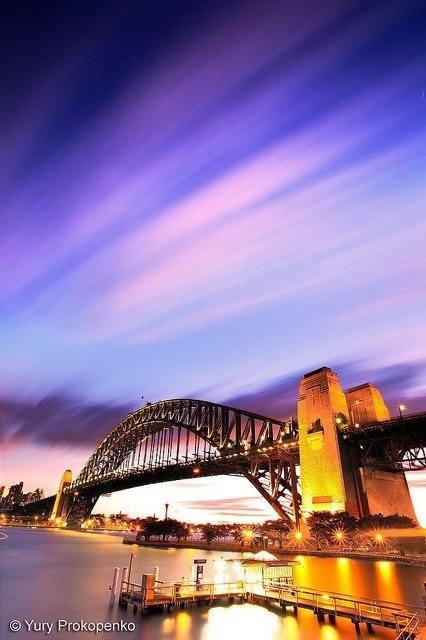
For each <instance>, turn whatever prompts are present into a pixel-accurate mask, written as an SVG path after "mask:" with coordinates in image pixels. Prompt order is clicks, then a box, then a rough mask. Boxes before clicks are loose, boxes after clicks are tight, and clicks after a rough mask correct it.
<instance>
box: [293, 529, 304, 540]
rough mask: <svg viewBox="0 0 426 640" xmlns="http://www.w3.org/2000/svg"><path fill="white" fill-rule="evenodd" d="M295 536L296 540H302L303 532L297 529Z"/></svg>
mask: <svg viewBox="0 0 426 640" xmlns="http://www.w3.org/2000/svg"><path fill="white" fill-rule="evenodd" d="M294 537H295V538H296V540H301V539H302V538H303V533H302V532H301V531H295V533H294Z"/></svg>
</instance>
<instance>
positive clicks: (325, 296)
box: [0, 0, 426, 522]
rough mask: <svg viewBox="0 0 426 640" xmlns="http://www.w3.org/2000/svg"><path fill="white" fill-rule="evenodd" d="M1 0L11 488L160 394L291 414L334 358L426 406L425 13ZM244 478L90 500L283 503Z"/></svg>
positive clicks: (417, 7) (221, 512) (259, 508)
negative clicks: (302, 389)
mask: <svg viewBox="0 0 426 640" xmlns="http://www.w3.org/2000/svg"><path fill="white" fill-rule="evenodd" d="M1 13H2V16H1V20H0V49H1V58H2V60H3V61H4V64H3V65H2V68H1V71H0V82H1V86H2V100H1V102H0V135H1V140H2V144H1V148H0V215H1V239H0V242H1V246H0V251H1V254H0V255H1V257H0V269H1V277H0V301H1V305H0V335H1V343H0V344H1V369H0V409H1V411H0V418H1V435H2V449H3V454H2V480H1V484H6V485H7V484H12V483H15V482H19V481H20V480H23V481H24V483H25V485H24V489H25V490H27V491H28V490H33V489H34V488H36V487H39V486H41V487H43V488H44V489H45V490H46V492H47V493H50V492H53V491H56V488H57V486H58V483H59V479H60V476H61V475H62V472H63V471H64V470H65V469H66V468H71V469H72V471H73V474H74V476H76V475H77V474H78V472H79V471H80V469H81V468H82V467H83V465H84V463H85V462H86V460H87V459H88V457H89V456H90V454H91V453H92V452H93V450H94V448H95V447H96V446H97V444H98V443H99V442H100V441H101V440H102V439H103V438H104V436H105V435H106V434H107V433H108V432H109V431H110V430H111V429H112V428H113V427H114V426H115V425H116V424H117V423H118V422H119V421H121V419H123V418H124V417H125V416H126V415H127V413H128V412H129V411H132V410H135V409H137V408H138V407H140V406H141V405H142V404H144V403H145V402H146V401H150V402H155V401H158V400H163V399H167V398H198V399H203V400H209V401H212V402H221V403H224V404H226V403H229V404H231V405H233V406H237V407H241V408H243V409H247V410H253V411H257V412H259V413H263V414H265V415H268V416H271V417H274V418H287V417H288V416H290V415H296V403H297V391H298V382H299V379H300V378H301V377H302V376H303V374H304V373H306V372H308V371H311V370H313V369H315V368H317V367H320V366H324V365H325V366H329V367H331V368H332V369H333V370H334V371H336V373H337V374H338V375H339V378H340V380H341V382H342V386H343V388H345V389H347V388H349V387H351V386H355V385H358V384H361V383H363V382H367V381H369V382H372V383H373V384H376V385H377V386H378V387H379V388H380V389H381V391H382V393H383V396H384V398H385V401H386V402H387V404H388V406H389V408H390V411H391V413H392V414H395V413H396V411H397V409H396V407H397V404H398V403H399V402H404V403H405V404H406V405H407V411H408V412H416V411H421V410H426V397H425V381H426V357H425V353H426V350H425V335H426V332H425V331H424V324H425V322H424V321H425V295H424V291H425V274H426V269H425V267H426V264H425V257H424V245H425V231H426V229H425V227H426V223H425V216H424V212H425V205H426V202H425V201H426V197H425V196H426V187H425V182H424V175H425V169H426V157H425V148H426V147H425V142H426V126H425V113H426V112H425V109H426V98H425V91H426V77H425V75H426V74H425V69H426V60H425V58H426V53H425V50H424V31H425V27H426V15H425V11H424V3H423V2H422V1H411V0H407V1H406V2H400V0H397V1H394V0H383V1H381V0H364V1H363V0H356V1H355V0H354V1H352V0H324V1H323V2H320V3H319V2H318V1H317V0H298V1H297V2H296V1H295V0H285V1H283V0H280V1H275V0H241V1H237V0H226V1H221V0H215V1H214V2H211V1H204V2H201V3H200V2H199V1H198V0H197V1H196V0H194V1H185V2H184V1H183V0H175V1H174V2H170V0H169V1H166V0H145V1H144V2H140V1H139V0H138V1H136V0H135V1H133V0H126V2H121V1H119V0H102V1H101V0H92V1H91V2H83V1H79V0H73V1H68V0H61V2H57V1H56V0H51V1H48V0H37V1H35V0H33V1H28V0H9V1H7V0H6V1H5V2H3V3H2V8H1ZM409 482H410V485H411V487H412V491H413V496H414V497H415V500H416V501H417V504H419V502H420V501H421V500H422V496H423V499H424V496H425V490H426V474H423V473H422V472H417V473H416V474H412V476H411V477H410V479H409ZM247 484H248V483H247V481H245V480H244V479H239V478H226V479H225V478H216V479H203V478H200V479H197V480H191V481H182V482H180V483H178V484H176V483H174V484H167V485H156V486H154V487H147V488H141V489H134V490H132V491H131V492H126V494H124V493H120V494H114V495H113V496H112V497H111V498H102V499H101V501H100V502H99V503H98V505H97V507H96V510H106V511H112V512H116V511H118V510H120V509H121V510H122V511H123V512H129V513H132V514H133V515H150V514H152V513H157V515H162V512H163V507H164V503H166V502H167V503H169V504H170V508H169V515H170V517H178V518H181V519H187V520H190V521H198V522H200V521H208V520H210V521H218V520H223V519H225V520H226V519H228V520H231V521H235V520H238V519H239V520H241V521H253V520H256V519H259V518H263V517H271V515H272V514H273V512H271V510H270V509H269V507H268V505H267V504H266V503H265V501H264V500H263V499H262V498H260V497H258V496H257V495H256V493H255V492H254V490H252V489H251V488H250V487H249V486H247ZM422 517H423V516H422ZM424 521H425V522H426V514H425V515H424Z"/></svg>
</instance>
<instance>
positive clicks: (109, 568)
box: [0, 528, 426, 640]
mask: <svg viewBox="0 0 426 640" xmlns="http://www.w3.org/2000/svg"><path fill="white" fill-rule="evenodd" d="M3 531H4V532H5V533H6V534H7V535H8V538H7V539H5V540H0V554H1V558H0V581H1V611H0V613H1V626H0V638H5V639H6V638H10V639H11V640H12V639H14V640H34V638H45V637H49V638H51V639H54V640H56V639H58V640H61V639H64V640H73V639H74V640H85V639H86V640H90V639H91V638H93V639H94V638H96V639H97V640H107V639H109V640H111V639H112V638H120V639H121V638H129V640H228V639H229V640H231V639H232V640H240V638H241V639H242V638H244V640H260V639H261V640H283V639H284V638H285V639H286V640H314V639H319V640H349V639H351V640H355V639H356V634H355V630H354V627H353V625H352V624H351V623H350V622H349V621H345V620H338V622H337V624H336V625H335V626H331V625H329V624H323V625H319V624H318V622H317V620H316V618H315V616H314V615H313V614H312V613H310V612H307V611H300V612H299V613H298V617H297V619H296V618H295V617H294V616H293V615H283V614H281V613H275V612H272V611H268V610H267V609H264V608H262V607H258V606H255V605H249V604H243V605H231V606H214V607H211V608H207V607H197V608H194V609H186V610H183V611H181V610H178V611H174V612H173V613H171V614H167V613H159V614H151V615H146V616H140V615H134V614H133V611H132V610H131V609H130V608H129V609H128V610H127V611H126V610H123V609H120V608H119V607H118V605H117V604H115V605H114V607H112V608H110V607H109V591H108V586H109V585H110V584H111V580H112V574H113V570H114V567H115V566H118V567H123V566H128V562H129V555H130V551H133V552H135V553H136V554H137V557H136V558H135V559H134V561H133V569H132V580H134V581H135V582H140V580H139V577H140V575H141V574H142V573H152V572H153V567H154V565H157V566H158V567H159V569H160V580H161V579H162V580H174V579H178V580H179V579H181V578H182V577H183V576H186V577H189V576H190V570H191V567H192V566H193V562H194V559H195V558H206V559H207V565H206V567H207V569H206V571H207V572H210V574H211V575H212V574H213V563H214V560H215V559H219V558H221V557H223V558H225V559H226V558H232V557H235V556H236V554H235V553H223V552H215V551H202V550H199V549H197V550H193V549H154V548H146V547H135V546H132V547H130V546H128V545H123V544H122V540H121V537H118V536H114V535H103V534H90V533H78V532H73V531H55V530H46V529H17V528H13V529H12V528H6V529H4V530H3ZM297 559H298V560H299V561H300V564H299V565H297V567H296V569H295V582H296V583H297V584H299V585H303V586H311V587H316V588H319V589H324V590H327V591H337V592H342V593H350V594H353V595H355V596H366V597H372V598H379V599H382V600H390V601H397V602H404V603H409V604H415V605H417V606H421V605H422V595H423V581H424V580H425V578H426V576H425V571H424V570H423V569H420V568H416V567H408V566H402V565H394V564H392V563H390V562H369V561H362V560H351V559H345V558H311V557H308V556H304V557H302V556H297ZM207 575H208V574H207ZM32 619H33V620H35V621H36V622H37V623H41V622H47V623H53V624H54V625H56V623H57V621H58V620H59V619H62V620H67V621H69V622H80V620H85V621H86V622H102V623H105V622H107V621H111V622H113V621H115V622H116V621H120V620H123V621H124V622H127V623H128V622H132V623H134V624H135V625H136V628H135V630H134V631H122V632H117V631H114V632H109V633H108V632H102V633H99V634H97V635H96V634H95V633H93V632H92V633H91V632H84V631H77V632H72V631H65V630H62V631H61V632H58V631H57V629H55V626H54V630H53V631H52V632H51V634H50V635H48V636H47V633H46V631H47V627H45V628H44V630H40V631H37V632H36V631H34V630H31V631H28V630H27V629H26V628H25V623H24V620H32ZM11 620H18V621H20V622H21V623H22V625H23V626H22V629H21V630H20V631H18V632H15V633H12V632H11V631H10V630H9V628H8V625H9V622H10V621H11ZM362 633H363V636H362V637H365V638H382V639H386V640H389V639H390V638H394V636H395V634H394V632H391V631H389V630H381V629H379V628H376V629H375V634H376V635H374V634H373V635H368V634H367V632H366V631H364V630H362Z"/></svg>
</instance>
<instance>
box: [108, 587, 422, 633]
mask: <svg viewBox="0 0 426 640" xmlns="http://www.w3.org/2000/svg"><path fill="white" fill-rule="evenodd" d="M215 601H225V602H234V603H243V602H251V603H253V604H259V605H262V606H266V607H268V608H271V609H273V608H275V609H277V610H280V611H287V609H290V610H292V611H293V613H294V614H296V615H297V611H298V610H299V609H307V610H310V611H312V612H313V614H314V615H316V616H317V619H318V621H319V622H324V621H325V619H326V618H328V621H329V622H330V623H334V622H335V621H336V618H339V617H340V618H347V619H349V620H350V621H351V622H352V623H353V624H354V626H355V628H356V629H357V630H358V629H359V627H360V625H361V624H365V625H366V626H367V629H368V630H369V631H371V630H372V627H373V625H375V626H380V627H387V628H391V629H395V632H396V636H395V638H396V639H398V640H416V639H419V638H420V637H422V636H421V634H422V631H423V634H424V629H425V625H426V619H425V612H424V611H423V610H421V609H420V608H416V607H413V606H411V605H404V604H398V603H394V602H386V601H384V600H373V599H370V598H354V597H353V596H351V595H348V594H341V593H333V592H328V593H325V592H324V591H320V590H318V589H310V588H306V587H301V586H296V585H276V584H274V583H273V582H269V581H262V582H246V581H238V582H223V583H217V582H204V583H202V584H196V583H195V582H183V583H182V582H169V583H155V585H154V586H153V587H150V588H145V587H142V586H141V585H137V584H124V585H123V586H122V590H121V593H120V605H121V606H124V607H127V606H128V605H130V606H133V609H134V611H135V612H137V611H140V612H141V613H147V612H149V611H153V610H155V609H157V610H158V609H163V610H167V611H171V610H172V609H173V608H175V607H177V608H181V609H183V608H185V607H191V606H197V605H198V606H201V605H205V606H209V605H212V604H213V603H214V602H215ZM423 637H424V636H423Z"/></svg>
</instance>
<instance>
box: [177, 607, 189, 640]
mask: <svg viewBox="0 0 426 640" xmlns="http://www.w3.org/2000/svg"><path fill="white" fill-rule="evenodd" d="M175 620H176V635H175V637H176V638H179V640H183V639H184V638H190V637H191V627H192V618H191V616H190V614H189V613H188V612H187V611H179V613H178V614H177V615H176V618H175Z"/></svg>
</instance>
